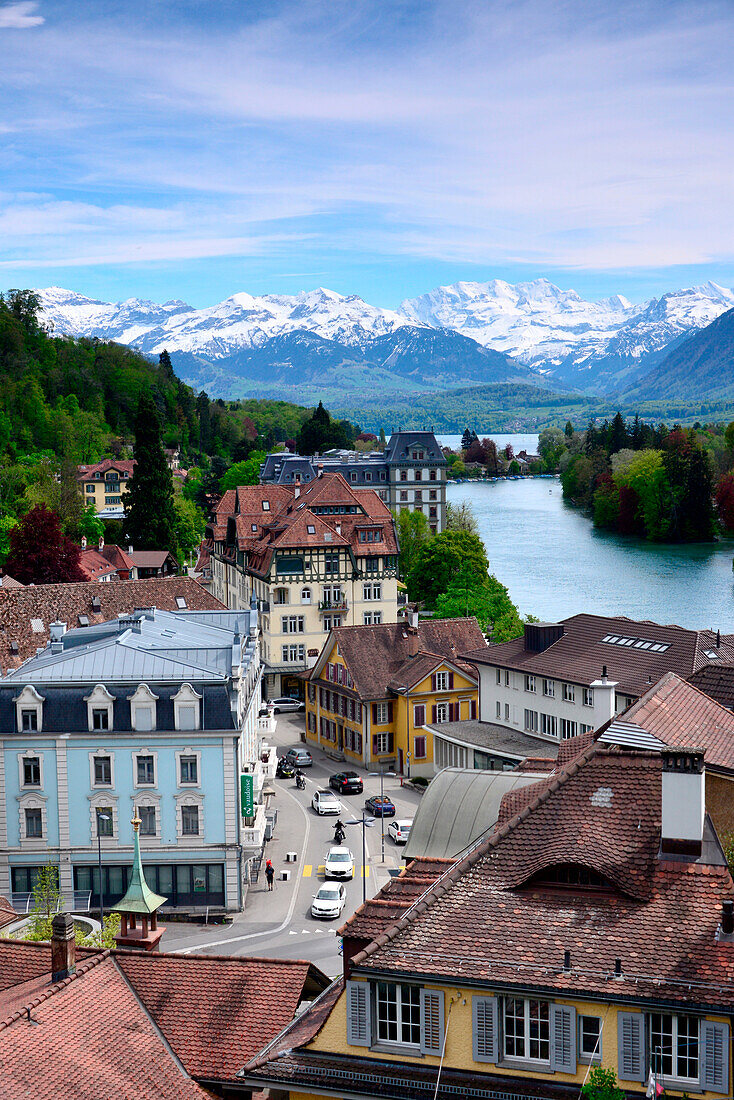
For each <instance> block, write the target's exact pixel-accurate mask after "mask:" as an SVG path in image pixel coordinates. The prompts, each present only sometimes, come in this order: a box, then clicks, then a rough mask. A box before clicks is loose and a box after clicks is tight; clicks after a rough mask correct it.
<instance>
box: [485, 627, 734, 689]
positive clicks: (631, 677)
mask: <svg viewBox="0 0 734 1100" xmlns="http://www.w3.org/2000/svg"><path fill="white" fill-rule="evenodd" d="M561 625H562V626H563V628H564V634H563V636H562V637H561V638H559V639H558V641H556V642H554V643H553V644H552V645H551V646H549V647H548V648H547V649H545V650H543V651H542V652H541V653H538V652H537V651H535V650H531V649H526V648H525V639H524V638H515V639H514V640H513V641H511V642H503V643H502V644H501V645H493V646H489V648H488V650H480V652H479V653H476V654H471V657H472V659H473V660H477V661H479V662H480V663H481V664H490V665H495V664H496V665H500V666H501V667H503V668H514V669H519V670H520V671H522V672H528V673H534V674H535V675H540V676H556V677H559V678H560V679H565V680H568V681H570V682H572V683H576V684H587V685H588V684H590V683H591V682H592V681H593V680H596V679H598V678H599V676H600V675H601V671H602V667H603V666H604V665H606V666H607V672H608V674H609V679H610V680H614V681H616V682H617V683H618V684H619V690H620V691H621V692H627V693H628V694H630V695H642V694H643V693H644V692H645V691H646V690H647V688H648V687H649V685H650V684H651V683H655V682H657V681H658V680H659V679H660V677H661V676H662V675H663V674H664V673H666V672H676V673H678V675H679V676H690V675H691V673H693V672H695V671H696V669H698V668H701V667H702V666H704V665H706V664H708V663H710V660H711V659H710V658H709V657H707V656H706V650H712V651H713V650H716V648H717V635H716V634H715V632H714V631H711V630H686V629H685V628H684V627H682V626H663V625H660V624H659V623H653V622H646V621H641V622H635V621H634V620H632V619H627V618H624V617H623V616H616V617H606V616H603V615H587V614H582V615H572V616H571V617H570V618H568V619H563V620H561ZM608 634H611V635H615V634H616V635H618V636H626V637H634V638H639V639H643V640H647V641H652V642H661V643H665V644H667V646H668V649H666V650H664V651H663V652H662V653H661V652H657V651H653V650H651V649H635V648H630V647H627V646H620V645H615V644H610V643H608V642H603V641H602V638H604V637H605V635H608ZM718 653H719V658H720V659H726V658H732V659H734V635H726V636H722V638H721V645H720V647H719V648H718ZM467 655H468V654H467Z"/></svg>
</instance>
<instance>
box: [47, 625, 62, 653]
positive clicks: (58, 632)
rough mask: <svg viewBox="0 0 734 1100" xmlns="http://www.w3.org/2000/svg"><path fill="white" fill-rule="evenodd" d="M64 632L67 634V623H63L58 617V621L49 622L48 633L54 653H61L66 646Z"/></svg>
mask: <svg viewBox="0 0 734 1100" xmlns="http://www.w3.org/2000/svg"><path fill="white" fill-rule="evenodd" d="M64 634H66V623H61V622H59V621H58V619H57V620H56V622H53V623H49V625H48V635H49V641H50V642H51V651H52V652H53V653H59V652H60V651H61V650H62V649H63V648H64V643H63V642H62V640H61V639H62V638H63V637H64Z"/></svg>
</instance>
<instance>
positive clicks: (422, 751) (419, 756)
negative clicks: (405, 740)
mask: <svg viewBox="0 0 734 1100" xmlns="http://www.w3.org/2000/svg"><path fill="white" fill-rule="evenodd" d="M425 755H426V738H425V736H421V737H416V739H415V758H416V760H423V759H425Z"/></svg>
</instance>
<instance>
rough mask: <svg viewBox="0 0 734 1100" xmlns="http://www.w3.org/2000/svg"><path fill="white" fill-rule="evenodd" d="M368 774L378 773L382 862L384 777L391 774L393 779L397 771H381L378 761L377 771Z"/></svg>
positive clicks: (383, 845) (383, 850)
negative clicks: (378, 767) (378, 768)
mask: <svg viewBox="0 0 734 1100" xmlns="http://www.w3.org/2000/svg"><path fill="white" fill-rule="evenodd" d="M369 774H370V775H379V777H380V829H381V831H382V837H381V842H382V858H381V859H380V863H384V862H385V809H384V806H383V805H382V799H383V797H384V779H385V776H386V775H389V776H392V777H393V779H394V778H395V776H396V774H397V773H396V772H386V771H383V768H382V763H380V770H379V772H369Z"/></svg>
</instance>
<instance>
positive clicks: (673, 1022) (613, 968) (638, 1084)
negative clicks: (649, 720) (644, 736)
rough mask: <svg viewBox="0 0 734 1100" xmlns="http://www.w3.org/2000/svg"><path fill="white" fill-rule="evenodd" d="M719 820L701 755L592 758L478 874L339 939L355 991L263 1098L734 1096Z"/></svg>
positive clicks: (326, 1005)
mask: <svg viewBox="0 0 734 1100" xmlns="http://www.w3.org/2000/svg"><path fill="white" fill-rule="evenodd" d="M581 740H582V739H581V738H579V741H581ZM571 744H572V743H571V742H570V741H569V742H567V745H568V746H569V749H570V746H571ZM704 805H705V772H704V767H703V757H702V754H701V753H700V752H699V751H696V750H690V751H688V750H682V751H681V750H669V749H666V748H663V749H662V750H660V751H655V750H651V749H648V748H644V747H640V745H639V743H635V742H634V740H633V741H632V742H631V743H629V744H627V745H622V744H608V743H604V742H603V741H596V742H594V743H593V744H591V745H586V746H585V747H582V748H581V751H580V752H578V753H576V754H574V755H573V756H572V758H571V759H570V760H568V761H567V762H566V763H565V764H564V765H563V766H559V767H558V768H557V770H556V771H555V772H554V774H552V775H550V776H547V777H545V778H543V779H541V780H539V781H538V782H537V783H535V784H532V785H530V786H526V787H524V788H522V789H516V790H514V791H512V792H509V793H508V794H506V795H505V796H504V798H503V800H502V806H501V813H500V818H499V821H498V823H497V826H496V828H495V829H494V830H493V831H492V832H491V833H490V834H489V835H486V836H485V837H484V838H482V839H481V840H480V841H479V843H478V844H475V845H474V846H473V848H472V849H470V851H469V852H468V853H467V854H466V855H465V856H464V857H463V858H461V859H459V860H458V861H453V860H446V859H422V860H417V861H413V862H411V863H410V864H409V865H408V867H407V869H406V870H405V871H404V872H403V873H402V874H401V875H400V876H398V877H396V878H393V879H392V880H391V881H390V882H389V883H388V884H387V885H386V886H385V887H383V889H382V890H381V891H380V893H379V895H378V896H377V897H376V898H375V899H372V900H370V901H367V903H366V904H365V905H363V906H362V907H361V909H359V910H358V911H357V913H356V914H355V915H354V916H353V917H352V918H351V919H350V920H349V921H348V922H347V924H346V925H345V926H344V927H343V928H341V929H340V930H339V932H340V934H341V935H342V937H343V944H344V977H343V978H342V979H340V980H338V981H336V982H335V983H334V985H333V986H332V987H331V989H330V990H328V991H327V992H326V993H325V994H324V995H323V996H322V997H321V998H319V999H318V1000H317V1001H316V1002H315V1003H314V1004H313V1005H312V1006H311V1008H310V1009H308V1010H307V1011H306V1012H305V1013H304V1014H303V1015H301V1016H300V1017H299V1018H298V1020H297V1021H295V1022H294V1023H293V1024H292V1025H290V1026H289V1027H288V1028H286V1029H285V1031H284V1032H283V1033H282V1034H281V1035H280V1036H279V1037H278V1039H277V1040H276V1041H275V1042H274V1043H271V1044H270V1045H269V1047H267V1048H266V1049H265V1050H264V1051H263V1052H262V1053H261V1054H260V1055H258V1056H257V1057H256V1058H254V1059H252V1060H251V1061H250V1062H249V1063H248V1064H247V1065H246V1066H245V1067H244V1068H243V1071H242V1074H241V1078H242V1082H243V1085H245V1086H249V1087H250V1088H251V1089H255V1088H261V1089H262V1088H266V1087H267V1088H269V1089H271V1090H272V1092H271V1095H277V1096H279V1097H282V1098H284V1100H285V1098H287V1097H290V1098H291V1100H296V1098H298V1100H314V1098H316V1097H322V1096H340V1097H346V1096H349V1097H365V1098H367V1097H374V1096H386V1097H400V1098H401V1100H403V1098H405V1100H419V1098H426V1097H431V1098H432V1097H434V1096H435V1097H439V1098H440V1100H448V1097H451V1096H457V1097H458V1096H461V1097H472V1098H473V1100H497V1098H501V1100H527V1098H528V1097H532V1098H533V1100H564V1098H567V1100H576V1098H577V1097H578V1096H579V1094H580V1089H581V1085H582V1084H583V1082H584V1081H585V1080H586V1079H587V1077H588V1074H589V1072H590V1069H591V1068H593V1067H595V1066H603V1067H605V1068H608V1069H611V1070H613V1071H614V1073H615V1074H616V1076H617V1078H618V1080H619V1084H620V1087H621V1088H622V1090H623V1092H624V1095H625V1096H626V1097H628V1098H632V1097H635V1098H640V1100H641V1098H642V1097H644V1096H645V1094H646V1089H647V1088H648V1087H649V1086H650V1085H651V1086H652V1089H653V1092H652V1095H655V1094H656V1093H657V1089H658V1086H660V1091H661V1092H662V1091H663V1090H664V1093H665V1095H666V1096H677V1097H683V1096H685V1095H687V1096H689V1097H692V1096H697V1097H701V1098H703V1100H715V1098H718V1097H723V1096H731V1095H732V1094H733V1092H734V1089H733V1087H732V1075H731V1060H730V1049H731V1017H732V1013H734V900H733V899H734V883H732V878H731V875H730V873H729V869H728V867H727V864H726V859H725V857H724V854H723V851H722V848H721V845H720V843H719V840H718V838H717V836H716V833H715V832H714V829H713V827H712V825H711V822H710V819H709V818H708V817H707V815H706V814H705V811H704ZM651 1074H652V1075H653V1077H652V1080H651V1077H650V1075H651ZM648 1095H650V1093H648Z"/></svg>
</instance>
